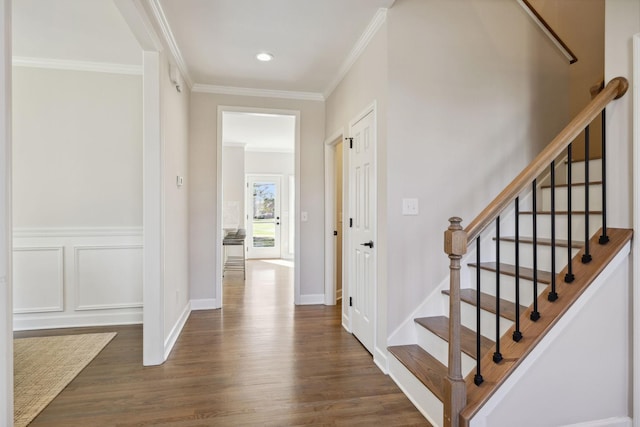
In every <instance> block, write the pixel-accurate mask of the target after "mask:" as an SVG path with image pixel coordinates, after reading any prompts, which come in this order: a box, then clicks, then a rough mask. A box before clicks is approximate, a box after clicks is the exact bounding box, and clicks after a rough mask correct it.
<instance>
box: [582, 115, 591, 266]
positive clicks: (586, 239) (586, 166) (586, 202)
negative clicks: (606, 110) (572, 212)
mask: <svg viewBox="0 0 640 427" xmlns="http://www.w3.org/2000/svg"><path fill="white" fill-rule="evenodd" d="M584 157H585V159H584V254H582V263H583V264H588V263H590V262H591V251H590V250H589V126H587V127H586V128H585V129H584Z"/></svg>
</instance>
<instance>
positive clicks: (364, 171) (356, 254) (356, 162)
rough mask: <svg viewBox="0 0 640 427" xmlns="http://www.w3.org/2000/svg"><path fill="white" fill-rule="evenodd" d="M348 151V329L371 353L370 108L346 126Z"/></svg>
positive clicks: (372, 157) (373, 279)
mask: <svg viewBox="0 0 640 427" xmlns="http://www.w3.org/2000/svg"><path fill="white" fill-rule="evenodd" d="M350 134H351V136H352V138H353V141H352V144H353V145H352V148H351V149H350V150H349V155H350V160H349V175H350V176H349V217H350V222H351V224H349V225H350V228H349V231H350V239H349V240H350V254H349V260H348V262H349V266H350V268H349V270H350V274H349V277H350V279H351V280H350V282H351V283H350V284H349V296H350V297H351V298H350V303H351V329H352V332H353V334H354V335H355V336H356V337H357V338H358V339H359V340H360V342H361V343H362V344H363V345H364V346H365V347H366V348H367V350H369V352H370V353H371V354H373V347H374V331H375V329H374V328H375V304H376V256H375V254H376V247H375V233H376V164H375V159H376V156H375V150H376V134H375V112H374V111H373V110H370V111H369V112H368V113H367V114H366V115H365V116H364V117H362V118H361V119H359V120H358V121H357V122H355V123H354V124H353V125H352V126H351V129H350Z"/></svg>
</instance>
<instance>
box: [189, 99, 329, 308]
mask: <svg viewBox="0 0 640 427" xmlns="http://www.w3.org/2000/svg"><path fill="white" fill-rule="evenodd" d="M218 106H240V107H257V108H274V109H284V110H297V111H300V138H301V140H300V173H301V176H300V185H301V188H300V192H301V200H300V207H301V210H303V211H307V212H309V221H308V222H303V223H302V225H301V230H298V231H297V232H299V234H300V241H301V242H302V243H301V245H302V247H301V250H300V265H298V266H296V267H297V268H299V269H300V275H301V281H300V284H301V289H300V291H301V294H302V295H321V294H323V293H324V282H323V280H324V274H323V247H322V245H318V244H317V242H321V241H323V224H324V211H323V201H324V198H323V186H324V175H323V174H324V170H323V164H322V160H321V159H322V156H323V146H322V142H323V139H324V103H323V102H319V101H299V100H291V99H276V98H262V97H249V96H233V95H217V94H209V93H197V92H196V93H192V94H191V121H190V137H191V141H190V146H189V176H190V178H189V179H190V181H191V185H192V186H191V188H190V206H189V207H190V216H189V238H190V243H189V244H190V253H191V257H190V264H189V271H190V278H191V298H192V299H196V300H197V299H206V300H211V299H216V298H218V296H217V295H216V294H215V280H216V275H217V274H221V272H216V271H215V260H216V257H218V256H220V254H217V253H216V242H215V238H216V221H217V218H216V215H217V214H216V212H217V211H216V208H217V207H216V200H217V195H216V191H217V190H216V189H217V171H216V164H217V154H216V144H217V115H218Z"/></svg>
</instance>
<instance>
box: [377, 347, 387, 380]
mask: <svg viewBox="0 0 640 427" xmlns="http://www.w3.org/2000/svg"><path fill="white" fill-rule="evenodd" d="M373 363H375V364H376V366H377V367H378V368H379V369H380V370H381V371H382V373H384V374H385V375H387V374H389V352H388V351H387V350H386V349H384V350H380V349H379V348H378V347H376V348H375V351H374V353H373Z"/></svg>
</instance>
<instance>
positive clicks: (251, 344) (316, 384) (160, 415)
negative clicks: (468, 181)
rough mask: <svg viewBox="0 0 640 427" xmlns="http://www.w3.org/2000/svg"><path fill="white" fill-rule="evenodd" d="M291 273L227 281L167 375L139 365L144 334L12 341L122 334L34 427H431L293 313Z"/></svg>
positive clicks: (348, 344) (254, 269)
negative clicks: (216, 305) (217, 304)
mask: <svg viewBox="0 0 640 427" xmlns="http://www.w3.org/2000/svg"><path fill="white" fill-rule="evenodd" d="M292 270H293V269H292V268H288V267H286V266H282V265H278V264H275V263H270V262H268V261H250V262H248V263H247V280H246V282H245V281H243V280H242V273H241V272H240V273H238V272H229V273H227V274H226V275H225V276H226V277H225V283H224V292H225V295H224V308H223V309H221V310H206V311H196V312H193V313H191V316H190V317H189V319H188V321H187V323H186V325H185V327H184V329H183V332H182V334H181V335H180V337H179V338H178V341H177V342H176V345H175V348H174V349H173V351H172V353H171V355H170V356H169V359H168V360H167V362H166V363H165V364H164V365H161V366H154V367H143V366H142V326H141V325H134V326H114V327H101V328H77V329H63V330H60V329H58V330H43V331H30V332H16V333H15V334H14V335H15V336H16V337H23V336H44V335H61V334H71V333H88V332H104V331H116V332H118V335H117V336H116V338H114V340H113V341H112V342H111V343H110V344H109V345H107V346H106V347H105V349H104V350H103V351H102V352H101V353H100V354H99V355H98V356H97V357H96V358H95V359H94V360H93V361H92V362H91V363H90V364H89V365H88V366H87V368H85V369H84V370H83V371H82V372H81V373H80V374H79V375H78V376H77V377H76V378H75V379H74V380H73V381H72V382H71V383H70V384H69V386H68V387H67V388H65V390H63V391H62V393H60V395H58V397H57V398H56V399H54V400H53V402H51V404H50V405H49V406H48V407H47V408H45V410H44V411H42V412H41V413H40V415H39V416H38V417H37V418H36V419H35V420H34V421H33V423H32V424H31V425H32V426H65V427H68V426H101V427H102V426H150V425H152V426H189V427H192V426H296V425H326V426H343V425H373V424H380V423H382V424H383V425H385V426H386V425H389V426H411V425H415V426H429V425H430V424H429V423H428V422H427V421H426V420H425V419H424V418H423V417H422V415H421V414H420V413H419V412H418V410H417V409H415V407H414V406H413V405H412V404H411V402H410V401H409V400H408V399H407V398H406V396H405V395H404V394H403V393H402V392H401V391H400V389H399V388H398V387H397V386H396V385H395V383H394V382H393V380H391V378H390V377H388V376H386V375H384V374H383V373H382V372H381V371H380V369H379V368H378V367H377V366H376V365H375V364H374V363H373V360H372V357H371V355H370V354H369V353H368V352H367V351H366V350H365V349H364V347H363V346H362V345H361V344H360V343H359V342H358V341H357V340H356V339H355V338H354V337H353V336H352V335H351V334H349V333H348V332H346V331H345V330H344V329H343V328H342V325H341V321H342V319H341V308H340V306H339V305H338V306H333V307H332V306H324V305H317V306H295V305H294V304H293V274H292Z"/></svg>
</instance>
